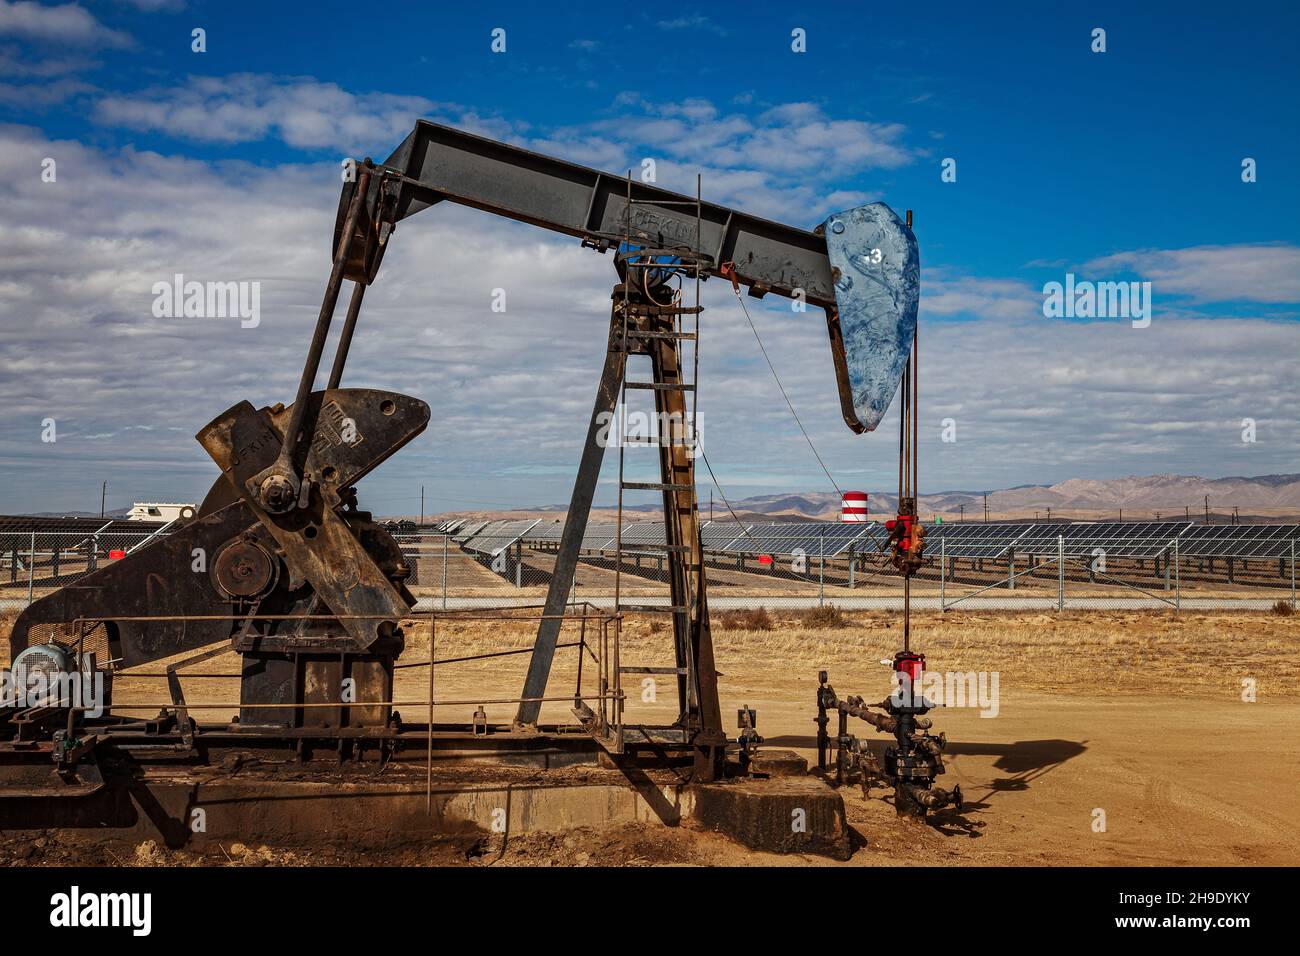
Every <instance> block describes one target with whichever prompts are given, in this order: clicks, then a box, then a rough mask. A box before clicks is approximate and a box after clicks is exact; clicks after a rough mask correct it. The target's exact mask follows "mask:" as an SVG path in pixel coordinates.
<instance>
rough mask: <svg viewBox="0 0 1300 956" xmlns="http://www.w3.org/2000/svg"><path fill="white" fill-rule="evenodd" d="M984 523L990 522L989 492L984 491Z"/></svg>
mask: <svg viewBox="0 0 1300 956" xmlns="http://www.w3.org/2000/svg"><path fill="white" fill-rule="evenodd" d="M984 523H985V524H988V523H989V493H988V492H987V491H986V492H984Z"/></svg>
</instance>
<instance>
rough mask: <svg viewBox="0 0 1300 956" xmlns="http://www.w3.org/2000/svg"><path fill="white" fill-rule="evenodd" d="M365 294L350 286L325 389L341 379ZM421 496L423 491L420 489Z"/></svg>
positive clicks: (360, 285)
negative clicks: (346, 308) (345, 310)
mask: <svg viewBox="0 0 1300 956" xmlns="http://www.w3.org/2000/svg"><path fill="white" fill-rule="evenodd" d="M365 294H366V287H365V285H364V284H363V283H360V282H354V283H353V284H352V298H351V299H350V300H349V301H348V314H347V318H345V319H344V320H343V329H342V331H341V332H339V345H338V349H337V351H335V353H334V365H333V367H331V368H330V378H329V384H328V385H326V386H325V387H326V388H338V387H339V380H340V379H342V378H343V365H344V363H346V362H347V360H348V350H349V349H350V348H351V347H352V333H353V331H354V330H355V329H356V327H357V315H358V314H359V313H360V312H361V300H362V298H363V297H364V296H365ZM420 492H421V494H423V493H424V489H423V488H422V489H420Z"/></svg>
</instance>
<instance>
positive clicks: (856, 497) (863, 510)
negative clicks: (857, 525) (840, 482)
mask: <svg viewBox="0 0 1300 956" xmlns="http://www.w3.org/2000/svg"><path fill="white" fill-rule="evenodd" d="M840 520H841V521H866V520H867V493H866V492H865V491H846V492H844V497H843V499H842V500H841V510H840Z"/></svg>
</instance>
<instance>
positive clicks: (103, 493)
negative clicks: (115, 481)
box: [99, 478, 108, 518]
mask: <svg viewBox="0 0 1300 956" xmlns="http://www.w3.org/2000/svg"><path fill="white" fill-rule="evenodd" d="M107 500H108V479H107V478H105V479H104V486H103V487H102V488H101V489H100V491H99V516H100V517H101V518H102V517H104V502H105V501H107Z"/></svg>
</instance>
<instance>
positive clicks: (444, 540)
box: [442, 534, 451, 611]
mask: <svg viewBox="0 0 1300 956" xmlns="http://www.w3.org/2000/svg"><path fill="white" fill-rule="evenodd" d="M450 542H451V536H450V535H447V534H444V535H443V536H442V609H443V610H444V611H445V610H447V551H448V549H449V548H450V547H451V544H450Z"/></svg>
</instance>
